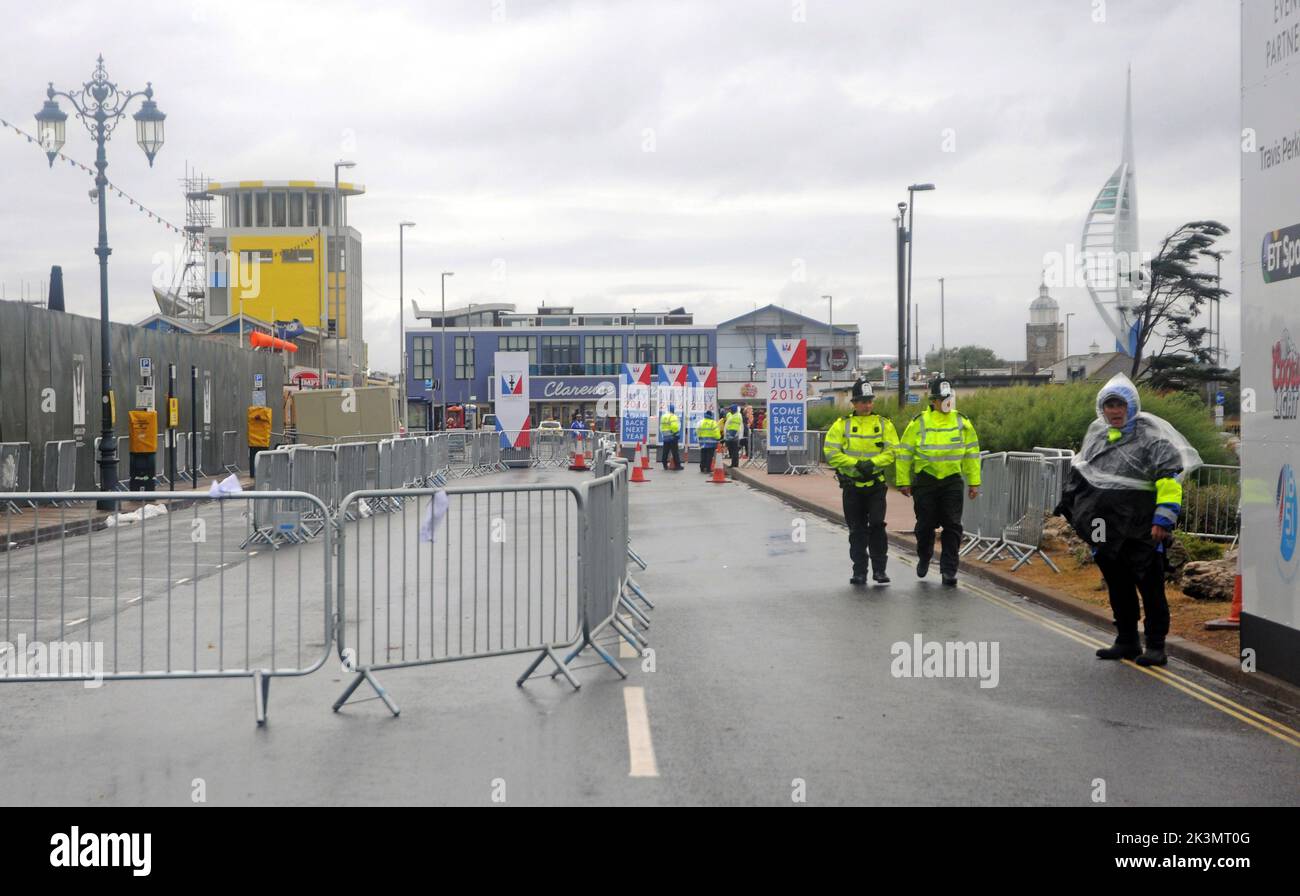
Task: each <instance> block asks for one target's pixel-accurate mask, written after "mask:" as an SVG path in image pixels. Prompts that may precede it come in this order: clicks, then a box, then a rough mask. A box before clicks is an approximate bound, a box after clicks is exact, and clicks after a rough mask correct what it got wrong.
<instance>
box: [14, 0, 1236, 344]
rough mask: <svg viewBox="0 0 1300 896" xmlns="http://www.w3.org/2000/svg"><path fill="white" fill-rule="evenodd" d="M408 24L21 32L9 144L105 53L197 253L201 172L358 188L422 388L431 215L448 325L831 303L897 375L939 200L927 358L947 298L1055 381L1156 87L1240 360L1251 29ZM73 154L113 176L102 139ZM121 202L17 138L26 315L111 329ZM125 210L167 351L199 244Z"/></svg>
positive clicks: (1084, 335) (1144, 239) (141, 285)
mask: <svg viewBox="0 0 1300 896" xmlns="http://www.w3.org/2000/svg"><path fill="white" fill-rule="evenodd" d="M377 5H378V4H372V5H369V6H366V5H362V4H350V3H328V2H316V3H313V4H311V5H310V6H308V5H306V4H302V3H296V4H279V3H274V2H266V0H261V2H256V3H239V2H228V3H224V4H216V3H211V2H194V0H189V2H185V0H181V2H175V0H172V2H160V3H134V4H130V5H129V6H130V10H131V11H128V4H103V3H89V2H64V3H60V4H57V5H55V6H47V5H43V4H24V5H22V6H18V5H16V4H6V10H5V19H6V27H5V29H4V31H3V33H2V34H0V55H2V56H3V58H4V71H5V77H4V78H3V80H2V81H0V117H4V118H6V119H9V120H11V121H14V122H16V123H17V124H19V125H20V126H21V127H23V128H24V129H27V130H32V129H33V127H34V125H33V118H32V116H33V114H34V113H35V112H36V111H37V109H38V108H39V107H40V104H41V102H42V101H43V99H44V94H43V90H44V87H45V83H46V81H49V80H53V81H54V82H55V84H56V86H63V87H69V86H72V85H74V84H79V83H80V82H81V81H84V80H86V79H88V78H89V75H90V72H91V70H92V69H93V67H94V60H95V56H96V54H97V53H99V52H103V54H104V57H105V62H106V66H107V68H108V72H109V74H110V76H111V77H112V78H114V79H115V80H117V81H118V82H119V84H121V85H122V86H125V87H132V88H142V87H143V86H144V82H145V81H146V80H150V81H152V82H153V85H154V89H155V91H156V97H155V98H156V99H157V101H158V104H159V107H160V108H161V109H162V110H163V111H164V112H166V113H167V116H168V117H167V143H166V146H165V147H164V148H163V150H162V152H161V153H160V155H159V157H158V159H157V161H156V163H155V167H154V168H153V169H152V170H150V169H149V168H148V166H147V164H146V162H145V159H144V155H143V153H142V152H141V151H140V150H139V149H138V148H137V147H136V146H135V144H134V134H133V131H132V129H131V123H130V122H127V123H126V124H125V125H124V126H123V128H122V129H121V130H120V131H119V133H118V136H117V137H116V139H114V140H113V141H112V143H111V144H110V146H109V163H110V164H109V177H110V179H112V180H113V181H114V182H115V183H116V184H118V185H119V186H120V187H122V188H123V189H125V190H127V191H128V192H131V193H133V194H134V195H135V196H136V197H137V198H138V199H140V200H141V201H142V202H144V203H145V204H146V205H148V206H150V207H152V208H153V209H155V210H156V211H158V212H159V213H161V214H162V215H164V216H165V217H167V218H169V219H170V220H172V221H173V222H175V223H177V224H180V223H183V218H184V202H183V199H182V194H181V188H180V184H179V181H180V178H181V177H182V176H183V174H184V170H185V164H186V162H187V161H188V162H189V164H190V165H192V166H195V167H197V168H198V169H199V170H201V171H202V172H203V173H205V174H207V175H208V176H209V177H211V178H212V179H214V180H219V181H220V180H236V179H254V178H260V179H268V180H269V179H291V178H292V179H299V178H304V179H317V180H329V179H330V178H331V177H332V167H331V165H332V163H333V162H334V161H335V160H337V159H341V158H348V159H353V160H355V161H356V162H357V163H358V165H357V168H356V169H355V171H354V173H353V175H354V179H355V180H357V181H360V182H362V183H364V184H365V186H366V191H367V192H366V195H365V196H363V197H360V198H358V199H355V200H353V204H352V206H351V209H350V215H351V223H352V224H353V225H354V226H355V227H357V228H358V229H359V230H360V231H361V234H362V237H363V240H364V252H365V255H364V278H365V303H366V308H365V338H366V340H367V342H368V343H369V345H370V360H371V364H372V366H374V367H376V368H381V369H396V366H397V350H396V342H397V304H398V300H397V296H398V275H397V269H398V265H397V223H398V222H399V221H401V220H403V219H410V220H413V221H416V222H417V224H418V226H417V227H416V228H415V229H414V230H413V231H408V238H407V244H406V294H407V296H408V298H415V299H418V300H422V301H423V300H426V299H427V300H428V301H431V302H436V301H437V296H438V283H439V276H438V274H439V272H440V271H444V270H453V271H455V272H456V276H455V277H454V278H452V279H450V280H449V281H448V292H449V294H448V303H449V304H464V303H465V302H472V301H509V302H514V303H516V304H517V305H518V306H519V307H520V308H521V309H522V308H532V307H534V306H535V305H537V304H539V303H540V302H542V301H545V302H546V303H547V304H572V305H574V306H576V307H577V308H578V309H581V310H589V311H598V310H607V309H630V308H632V307H637V308H640V309H667V308H671V307H675V306H677V305H685V306H686V308H687V309H688V310H690V311H692V312H694V313H695V316H696V321H697V322H701V323H716V322H718V321H722V320H725V319H727V318H729V317H733V316H735V315H737V314H740V313H743V312H745V311H748V310H750V309H751V308H753V307H755V306H761V305H763V304H766V303H768V302H777V303H779V304H782V305H784V306H786V307H788V308H792V309H794V310H796V311H802V312H804V313H806V314H809V315H812V316H815V317H818V318H819V319H824V318H825V314H826V302H825V301H824V300H823V299H821V298H820V297H821V296H823V295H826V294H831V295H833V296H834V304H835V320H836V321H837V322H853V323H857V324H859V325H860V326H861V327H862V330H863V335H862V346H863V350H864V351H866V352H892V351H893V350H894V346H895V343H896V335H895V327H896V324H895V310H894V309H895V280H894V255H893V253H894V241H893V229H892V228H893V223H892V220H891V219H892V217H893V215H894V214H895V205H896V204H897V202H898V201H900V200H905V199H906V198H907V196H906V187H907V185H908V184H909V183H914V182H923V181H933V182H934V183H936V184H937V186H938V189H937V191H936V192H934V193H928V194H924V195H922V196H920V197H919V201H918V206H917V220H916V255H915V268H914V275H913V276H914V284H913V296H914V299H915V300H916V301H917V302H918V303H919V305H920V307H921V314H920V323H921V342H922V344H923V345H924V346H925V347H927V348H928V347H929V346H930V345H931V343H934V344H937V343H938V340H939V326H938V316H937V310H938V291H939V290H938V282H937V280H938V278H939V277H945V278H946V279H947V338H948V343H949V344H950V345H955V344H965V343H968V342H977V343H980V344H984V345H988V346H990V347H992V348H993V349H995V350H996V351H998V352H999V353H1000V354H1002V355H1003V356H1004V357H1008V358H1012V359H1023V358H1024V356H1025V339H1024V324H1025V322H1026V320H1027V317H1028V305H1029V302H1030V301H1031V300H1032V299H1033V298H1034V297H1035V295H1036V294H1037V286H1038V281H1039V273H1040V270H1041V268H1042V267H1043V265H1044V264H1045V258H1047V257H1049V256H1050V255H1051V254H1052V253H1058V254H1059V253H1068V252H1071V251H1074V249H1073V247H1075V246H1076V245H1077V241H1078V239H1079V235H1080V230H1081V228H1082V224H1083V219H1084V215H1085V214H1086V212H1087V209H1088V207H1089V204H1090V203H1091V201H1092V199H1093V197H1094V196H1095V194H1096V192H1097V190H1098V189H1099V188H1100V187H1101V185H1102V184H1103V183H1104V181H1105V180H1106V178H1107V177H1108V176H1109V175H1110V174H1111V172H1112V170H1113V169H1114V167H1115V166H1116V164H1117V163H1118V162H1119V156H1120V141H1121V127H1122V119H1123V99H1124V72H1125V68H1126V66H1128V65H1130V64H1131V65H1132V69H1133V94H1134V100H1133V102H1134V118H1135V127H1134V131H1135V145H1136V170H1137V187H1138V197H1139V200H1140V205H1139V210H1140V214H1141V222H1140V223H1141V243H1142V248H1143V249H1144V250H1148V251H1150V250H1154V249H1155V247H1156V245H1157V243H1158V241H1159V239H1160V238H1161V237H1162V236H1163V235H1164V234H1166V233H1167V232H1168V231H1170V230H1171V229H1173V228H1174V227H1176V226H1177V225H1178V224H1180V223H1182V222H1184V221H1187V220H1191V219H1198V218H1215V219H1218V220H1220V221H1222V222H1223V223H1225V224H1227V225H1228V226H1229V227H1230V228H1232V230H1233V233H1232V234H1230V235H1229V237H1228V238H1226V240H1225V242H1224V245H1225V246H1226V247H1228V248H1230V249H1231V250H1232V252H1233V254H1232V255H1231V256H1230V262H1229V263H1228V264H1227V265H1226V266H1225V271H1224V286H1225V287H1226V288H1228V289H1229V290H1231V291H1232V292H1233V293H1234V298H1233V300H1232V301H1231V302H1230V303H1227V304H1225V309H1224V314H1223V318H1224V338H1225V342H1226V343H1227V344H1228V345H1229V346H1231V347H1232V349H1233V360H1232V362H1231V363H1233V364H1235V363H1236V360H1235V358H1236V346H1237V342H1238V332H1239V327H1238V320H1237V318H1238V309H1239V305H1238V303H1237V301H1236V298H1235V293H1236V292H1237V286H1238V283H1239V276H1238V267H1239V264H1240V259H1241V254H1240V252H1239V251H1238V246H1237V239H1236V236H1237V235H1236V228H1237V225H1238V220H1239V208H1238V205H1239V179H1240V163H1239V154H1238V153H1239V144H1240V140H1239V130H1240V124H1239V121H1240V113H1239V105H1240V63H1239V47H1238V44H1239V37H1238V35H1239V15H1240V12H1239V6H1238V3H1237V2H1235V0H1188V2H1173V0H1166V2H1130V0H1105V2H1103V0H1050V2H1043V3H1030V2H1027V0H1020V2H1001V3H1000V2H981V3H942V4H933V3H898V2H892V0H891V2H881V0H869V2H868V0H842V2H830V0H735V2H710V0H686V2H671V0H653V2H650V0H642V2H614V0H604V2H524V0H464V2H445V0H439V2H436V3H428V2H419V3H384V4H382V10H381V11H376V9H375V8H374V7H375V6H377ZM1098 19H1101V21H1098ZM64 105H65V107H66V103H65V104H64ZM65 111H68V110H67V109H66V108H65ZM945 138H947V139H948V145H945ZM947 150H951V151H947ZM65 151H67V152H68V153H69V154H71V155H72V156H73V157H74V158H76V159H78V160H80V161H83V162H86V163H87V164H89V163H91V162H93V160H94V150H93V145H92V144H91V142H90V140H89V138H88V135H87V133H86V131H85V130H84V129H82V128H81V126H80V125H75V124H74V123H73V122H72V121H69V123H68V143H67V146H66V147H65ZM92 186H93V183H92V180H91V178H90V177H89V176H87V175H86V174H84V173H81V172H78V171H76V170H74V169H72V168H70V167H68V166H66V165H63V166H56V167H55V168H54V170H53V171H50V170H48V169H47V167H46V164H45V160H44V157H43V155H42V154H41V153H40V151H39V149H37V148H35V147H33V146H30V145H28V144H27V143H26V142H25V141H23V140H21V139H20V138H19V137H17V136H15V135H14V134H13V133H12V131H10V132H8V133H0V191H2V192H0V195H3V197H4V200H3V201H4V214H3V216H0V281H2V282H3V283H4V287H5V290H6V293H7V295H8V296H9V297H11V298H12V297H13V296H14V295H15V293H16V292H17V291H18V289H19V284H20V282H21V281H23V280H27V281H29V282H30V283H32V284H37V283H39V282H41V281H43V280H45V278H46V277H47V275H48V271H49V267H50V265H51V264H61V265H63V269H64V277H65V283H66V291H67V300H68V308H69V310H70V311H73V312H76V313H79V314H87V315H91V316H97V315H98V288H97V278H96V273H95V258H94V256H93V254H92V249H93V246H94V243H95V239H96V219H95V210H94V206H93V205H91V204H90V202H89V201H88V197H87V191H88V190H89V189H90V188H91V187H92ZM108 212H109V239H110V244H111V245H112V247H113V255H112V259H111V267H110V300H111V307H112V311H111V316H112V318H113V319H114V320H121V321H138V320H140V319H142V318H144V317H145V316H147V315H149V314H151V313H152V312H154V311H155V310H157V309H156V306H155V304H154V302H153V299H152V296H151V294H150V281H151V279H152V277H153V276H154V271H155V268H156V267H157V263H156V260H155V256H156V255H157V254H158V253H164V254H168V253H172V252H175V251H179V248H178V244H177V241H176V239H175V237H174V235H173V234H170V233H169V232H167V231H166V230H164V229H163V228H161V227H159V226H157V225H155V224H152V223H150V222H149V221H148V220H147V219H145V217H144V216H143V215H141V214H140V213H139V212H137V211H135V210H134V209H131V208H130V207H129V206H128V205H127V203H126V202H125V201H124V200H119V199H117V198H115V197H114V198H110V201H109V207H108ZM33 288H34V289H36V288H37V287H35V286H33ZM421 291H423V294H422V292H421ZM1052 292H1053V295H1055V296H1056V298H1057V299H1058V300H1059V301H1060V302H1061V306H1062V313H1063V314H1064V313H1065V312H1067V311H1074V312H1076V313H1077V314H1076V316H1075V317H1074V318H1073V320H1072V324H1071V334H1070V341H1071V347H1072V349H1073V350H1075V351H1081V350H1083V349H1084V347H1085V346H1086V345H1087V344H1088V343H1089V342H1090V341H1092V340H1093V339H1096V340H1097V341H1098V342H1099V343H1101V344H1102V346H1103V347H1108V346H1109V345H1110V344H1111V342H1112V340H1111V339H1110V338H1109V336H1108V335H1107V333H1106V330H1105V329H1104V326H1103V325H1102V323H1101V321H1100V319H1099V318H1098V317H1097V315H1096V313H1095V311H1094V310H1093V308H1092V305H1091V302H1090V301H1089V299H1088V296H1087V293H1086V291H1085V290H1084V289H1082V288H1063V289H1054V290H1053V291H1052ZM407 322H408V325H414V318H413V317H412V316H411V315H410V314H409V310H408V315H407Z"/></svg>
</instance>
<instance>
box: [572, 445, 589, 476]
mask: <svg viewBox="0 0 1300 896" xmlns="http://www.w3.org/2000/svg"><path fill="white" fill-rule="evenodd" d="M569 469H570V470H577V471H579V472H585V471H586V470H587V455H586V454H584V453H583V451H582V449H581V448H579V449H578V450H577V451H575V452H574V453H573V463H571V464H569Z"/></svg>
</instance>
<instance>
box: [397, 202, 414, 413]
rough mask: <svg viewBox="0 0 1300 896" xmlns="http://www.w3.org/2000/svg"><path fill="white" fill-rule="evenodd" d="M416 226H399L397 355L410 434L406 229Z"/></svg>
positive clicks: (401, 393) (412, 222)
mask: <svg viewBox="0 0 1300 896" xmlns="http://www.w3.org/2000/svg"><path fill="white" fill-rule="evenodd" d="M414 226H415V222H414V221H403V222H401V223H400V224H398V225H397V333H398V336H397V346H398V348H397V354H398V363H399V364H401V366H402V384H401V388H400V392H399V394H400V395H401V398H402V428H403V429H404V430H406V431H408V432H409V431H410V429H411V420H410V411H409V410H408V408H407V406H406V405H407V402H406V375H407V374H406V228H408V227H414Z"/></svg>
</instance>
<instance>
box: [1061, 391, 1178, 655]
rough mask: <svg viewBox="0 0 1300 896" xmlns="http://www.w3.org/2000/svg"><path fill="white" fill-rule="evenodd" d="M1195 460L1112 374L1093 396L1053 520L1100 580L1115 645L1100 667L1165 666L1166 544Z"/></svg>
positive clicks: (1107, 649) (1173, 433)
mask: <svg viewBox="0 0 1300 896" xmlns="http://www.w3.org/2000/svg"><path fill="white" fill-rule="evenodd" d="M1200 465H1201V457H1200V455H1199V454H1197V453H1196V449H1195V448H1193V447H1192V446H1191V445H1190V444H1188V442H1187V439H1186V438H1184V437H1183V435H1182V434H1181V433H1179V432H1178V430H1176V429H1174V428H1173V426H1171V425H1170V424H1169V423H1168V421H1166V420H1162V419H1161V418H1159V417H1157V416H1155V415H1154V414H1148V413H1146V412H1144V411H1143V410H1142V408H1141V405H1140V403H1139V401H1138V391H1137V387H1136V386H1134V385H1133V383H1132V381H1131V380H1129V378H1128V377H1126V376H1124V375H1123V374H1117V375H1116V376H1114V377H1112V378H1111V380H1110V381H1109V382H1108V383H1106V385H1105V386H1103V387H1102V388H1101V391H1100V392H1098V393H1097V419H1096V420H1094V421H1093V422H1092V424H1091V425H1090V426H1089V427H1088V432H1087V434H1086V435H1084V437H1083V446H1082V447H1081V448H1080V449H1079V452H1078V454H1076V455H1075V457H1074V461H1073V463H1072V465H1071V467H1070V476H1069V479H1068V480H1067V482H1066V486H1065V489H1064V491H1063V493H1062V496H1061V503H1060V505H1059V506H1058V507H1057V508H1056V512H1057V513H1059V514H1061V515H1062V516H1064V517H1065V518H1066V520H1067V521H1068V522H1069V523H1070V525H1071V526H1073V527H1074V530H1075V532H1077V533H1078V534H1079V537H1080V538H1082V539H1083V540H1084V541H1085V542H1087V543H1088V544H1089V545H1090V546H1091V548H1092V554H1093V558H1094V559H1095V560H1096V561H1097V567H1098V568H1099V569H1100V570H1101V574H1102V576H1103V577H1104V578H1105V579H1106V587H1107V589H1108V590H1109V592H1110V608H1111V612H1112V613H1113V614H1114V617H1115V629H1116V637H1115V643H1114V644H1113V645H1111V646H1110V647H1103V648H1102V649H1100V650H1098V651H1097V656H1099V657H1101V658H1102V659H1106V660H1116V659H1135V660H1137V662H1138V663H1139V664H1140V665H1143V666H1163V665H1164V664H1165V663H1166V662H1167V661H1168V659H1167V657H1166V656H1165V636H1166V635H1168V634H1169V603H1168V601H1167V600H1166V599H1165V570H1164V567H1165V564H1164V559H1165V558H1164V549H1165V543H1166V542H1168V540H1169V539H1170V538H1171V536H1172V533H1173V530H1174V527H1175V526H1177V524H1178V516H1179V514H1180V513H1181V511H1182V504H1183V486H1182V479H1183V477H1184V476H1186V475H1187V474H1188V473H1190V472H1192V471H1193V470H1195V469H1196V468H1197V467H1199V466H1200ZM1138 594H1141V596H1142V609H1143V611H1145V613H1146V651H1145V652H1143V650H1142V648H1141V646H1140V644H1139V642H1138Z"/></svg>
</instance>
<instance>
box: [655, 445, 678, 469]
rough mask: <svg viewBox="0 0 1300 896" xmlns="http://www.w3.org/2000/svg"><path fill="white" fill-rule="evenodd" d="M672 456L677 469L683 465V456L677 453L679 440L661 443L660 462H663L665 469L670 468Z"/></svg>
mask: <svg viewBox="0 0 1300 896" xmlns="http://www.w3.org/2000/svg"><path fill="white" fill-rule="evenodd" d="M670 457H671V458H672V461H673V465H674V466H675V467H676V468H677V469H679V470H680V469H681V467H682V457H681V455H680V454H678V453H677V442H676V441H672V442H663V443H661V444H660V445H659V463H661V464H663V466H664V469H665V470H667V469H668V459H669V458H670Z"/></svg>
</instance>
